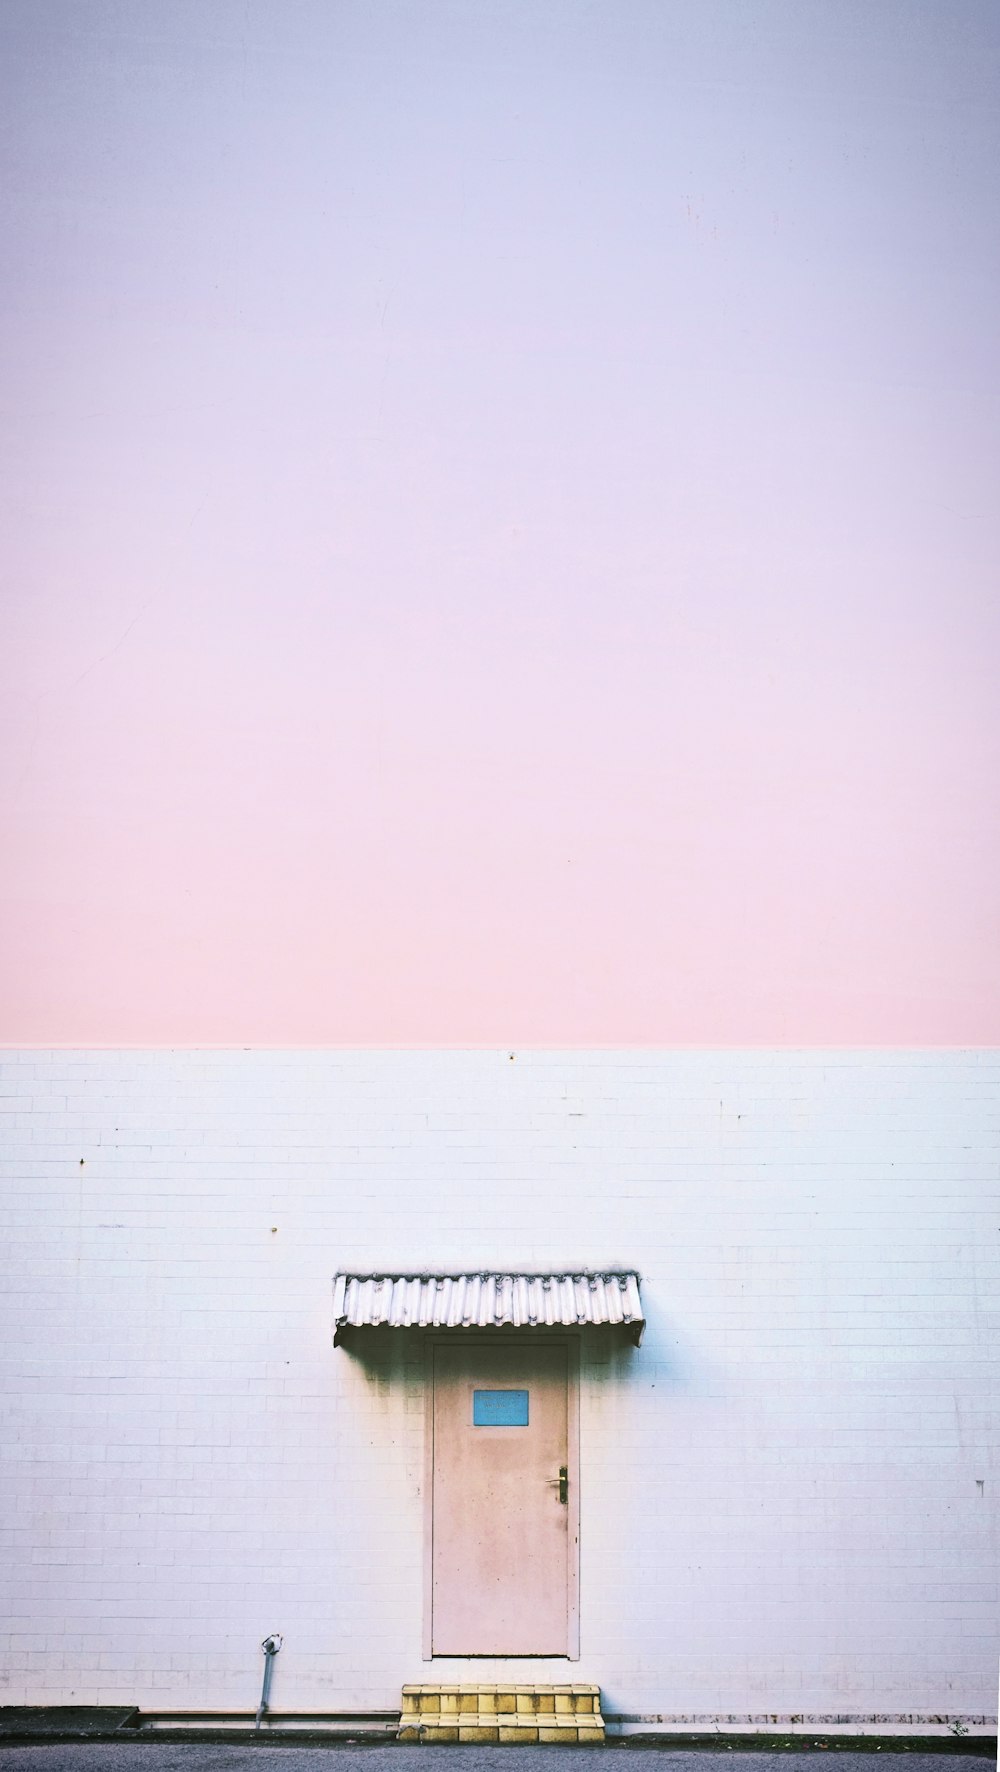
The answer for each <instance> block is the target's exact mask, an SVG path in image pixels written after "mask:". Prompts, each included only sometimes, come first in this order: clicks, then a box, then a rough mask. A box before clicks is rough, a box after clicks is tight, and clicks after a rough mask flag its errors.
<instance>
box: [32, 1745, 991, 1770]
mask: <svg viewBox="0 0 1000 1772" xmlns="http://www.w3.org/2000/svg"><path fill="white" fill-rule="evenodd" d="M898 1752H899V1750H898V1749H896V1750H893V1749H886V1750H880V1749H874V1750H871V1751H866V1752H854V1751H853V1750H851V1749H850V1748H836V1749H831V1750H829V1752H828V1753H824V1752H823V1751H822V1750H816V1749H813V1750H811V1751H810V1752H807V1753H799V1752H797V1751H795V1750H789V1749H784V1750H783V1751H780V1752H773V1753H772V1752H767V1751H759V1750H752V1751H751V1750H748V1749H741V1748H725V1749H720V1750H716V1749H714V1748H699V1749H695V1750H688V1751H687V1752H685V1751H684V1750H682V1749H677V1748H669V1747H660V1746H658V1745H657V1746H650V1747H642V1748H638V1747H637V1748H634V1749H623V1748H621V1747H559V1746H556V1747H456V1746H442V1747H402V1746H399V1745H397V1744H396V1743H391V1744H388V1745H384V1746H383V1745H381V1744H379V1745H377V1746H370V1747H369V1746H363V1747H356V1746H347V1745H344V1744H331V1745H330V1746H329V1747H327V1746H324V1747H296V1746H294V1745H293V1744H290V1743H289V1744H282V1745H280V1746H278V1745H276V1744H272V1743H270V1742H269V1743H267V1744H264V1743H263V1742H253V1743H250V1742H235V1741H234V1742H231V1743H230V1742H224V1743H211V1744H197V1743H193V1742H175V1741H163V1740H162V1739H161V1740H157V1741H149V1740H144V1741H126V1740H122V1739H121V1738H118V1739H116V1740H114V1741H84V1742H65V1743H63V1742H51V1743H46V1744H44V1745H42V1744H38V1743H34V1742H33V1743H30V1744H26V1745H25V1746H22V1747H18V1746H12V1745H5V1746H0V1772H723V1768H724V1767H725V1768H726V1772H818V1767H817V1760H820V1759H821V1758H822V1759H826V1758H829V1759H831V1760H833V1761H834V1762H835V1772H882V1768H883V1767H884V1764H885V1761H886V1760H887V1759H888V1760H890V1761H893V1762H896V1761H897V1755H898ZM901 1757H902V1758H903V1759H904V1760H905V1763H906V1772H973V1768H974V1766H975V1765H976V1764H977V1762H976V1761H975V1760H970V1759H969V1757H968V1756H966V1755H961V1754H950V1753H919V1752H913V1753H911V1752H908V1751H905V1750H904V1752H903V1754H902V1756H901ZM979 1763H980V1764H982V1763H983V1762H981V1761H980V1762H979ZM986 1764H989V1762H986ZM895 1772H903V1768H902V1767H901V1766H898V1764H897V1765H896V1767H895Z"/></svg>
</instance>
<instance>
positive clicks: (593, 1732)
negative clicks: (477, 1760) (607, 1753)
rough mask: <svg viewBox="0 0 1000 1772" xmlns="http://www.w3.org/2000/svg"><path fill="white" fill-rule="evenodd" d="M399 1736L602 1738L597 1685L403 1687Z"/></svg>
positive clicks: (427, 1740) (408, 1738) (444, 1739)
mask: <svg viewBox="0 0 1000 1772" xmlns="http://www.w3.org/2000/svg"><path fill="white" fill-rule="evenodd" d="M398 1739H399V1740H400V1741H418V1742H425V1743H427V1744H428V1745H430V1744H432V1743H438V1742H448V1741H478V1742H505V1743H511V1744H514V1743H517V1742H521V1743H522V1744H525V1745H526V1744H528V1743H530V1742H536V1741H537V1742H562V1743H565V1744H567V1745H573V1744H575V1743H577V1742H581V1741H596V1742H602V1741H603V1740H604V1718H603V1717H602V1715H601V1689H600V1687H599V1686H590V1685H574V1686H524V1685H509V1686H507V1685H492V1684H487V1685H484V1684H482V1683H481V1682H479V1681H475V1682H470V1683H468V1684H466V1685H460V1686H451V1685H446V1686H442V1685H431V1684H424V1685H419V1686H404V1687H403V1706H402V1711H401V1714H400V1720H399V1736H398Z"/></svg>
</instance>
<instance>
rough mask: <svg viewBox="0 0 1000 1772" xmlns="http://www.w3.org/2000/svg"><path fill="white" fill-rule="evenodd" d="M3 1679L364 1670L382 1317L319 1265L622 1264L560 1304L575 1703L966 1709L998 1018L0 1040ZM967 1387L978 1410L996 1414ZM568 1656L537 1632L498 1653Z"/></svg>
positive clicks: (306, 1680)
mask: <svg viewBox="0 0 1000 1772" xmlns="http://www.w3.org/2000/svg"><path fill="white" fill-rule="evenodd" d="M0 1075H2V1086H0V1087H2V1107H3V1110H4V1115H3V1123H4V1126H5V1128H6V1130H5V1133H4V1187H3V1215H4V1220H5V1226H4V1231H3V1247H4V1253H5V1257H6V1259H7V1260H8V1262H9V1265H10V1274H9V1278H8V1281H7V1285H6V1288H5V1292H6V1297H5V1303H4V1313H5V1319H4V1327H3V1340H2V1372H3V1380H2V1383H3V1404H4V1429H3V1438H2V1457H3V1461H4V1465H5V1476H4V1481H5V1497H6V1498H5V1502H4V1507H3V1510H2V1514H0V1533H2V1538H3V1564H4V1567H5V1571H6V1574H5V1587H6V1595H5V1602H4V1606H3V1622H2V1625H0V1632H2V1657H0V1660H2V1670H3V1671H2V1682H3V1684H2V1687H0V1702H6V1703H22V1702H26V1703H36V1702H43V1701H48V1702H71V1701H76V1702H91V1703H113V1702H119V1701H120V1702H122V1703H139V1704H141V1705H144V1706H147V1707H148V1706H152V1707H157V1708H164V1709H171V1708H174V1709H179V1708H191V1707H199V1708H201V1707H204V1708H220V1707H230V1706H231V1707H239V1708H243V1709H246V1708H248V1707H252V1706H253V1705H254V1704H255V1702H256V1699H257V1695H258V1691H259V1680H260V1673H261V1656H260V1652H259V1647H258V1645H259V1643H260V1640H261V1638H262V1637H263V1636H264V1635H265V1634H266V1633H267V1632H269V1631H272V1630H280V1631H281V1632H282V1633H283V1635H284V1640H285V1646H284V1649H283V1650H282V1653H281V1655H280V1657H279V1660H278V1663H277V1666H276V1670H275V1681H274V1688H273V1693H272V1700H273V1703H274V1705H275V1707H276V1708H279V1709H291V1708H301V1709H306V1710H324V1709H352V1708H357V1709H361V1710H369V1709H389V1708H391V1707H393V1706H397V1705H398V1702H399V1691H400V1686H401V1685H402V1683H403V1682H404V1681H409V1680H414V1679H420V1678H425V1677H428V1675H429V1674H430V1673H431V1672H433V1674H434V1676H435V1677H438V1676H440V1677H441V1678H448V1677H451V1678H461V1677H465V1678H468V1677H471V1676H472V1675H473V1674H474V1675H476V1676H482V1677H484V1678H488V1677H491V1672H492V1671H493V1670H494V1668H495V1673H496V1674H500V1673H501V1672H502V1673H503V1674H504V1675H505V1676H509V1675H510V1674H511V1673H512V1672H514V1673H516V1672H518V1671H519V1664H517V1663H504V1664H490V1663H485V1664H484V1663H482V1662H477V1663H474V1664H472V1665H471V1666H470V1664H467V1663H462V1662H457V1661H456V1662H451V1661H448V1662H443V1663H442V1662H435V1663H434V1664H433V1668H432V1669H431V1668H428V1666H427V1664H425V1663H423V1662H422V1661H421V1610H422V1585H421V1584H422V1532H423V1504H422V1496H421V1489H422V1485H423V1433H424V1367H423V1353H422V1348H421V1342H420V1337H419V1336H417V1335H413V1336H401V1337H400V1338H399V1341H398V1343H397V1344H396V1346H395V1351H393V1352H392V1353H390V1354H389V1356H388V1357H387V1358H380V1359H376V1360H375V1361H373V1362H371V1363H366V1364H362V1363H361V1362H359V1361H358V1360H357V1359H355V1358H353V1357H352V1356H351V1355H349V1354H347V1353H345V1352H344V1350H343V1349H340V1348H338V1349H336V1350H334V1348H333V1347H332V1345H331V1305H332V1296H331V1278H332V1275H333V1273H334V1271H335V1270H336V1269H338V1268H341V1267H346V1268H358V1269H392V1268H402V1269H406V1270H410V1269H420V1268H422V1267H427V1268H431V1269H434V1268H477V1267H495V1266H504V1267H509V1266H518V1265H525V1266H541V1267H545V1266H553V1267H562V1266H569V1267H573V1266H575V1265H580V1266H584V1265H601V1264H608V1265H615V1264H620V1265H627V1266H630V1265H635V1266H637V1267H638V1268H639V1269H640V1271H641V1273H642V1275H643V1290H644V1298H645V1303H646V1307H647V1312H648V1319H649V1327H648V1331H647V1335H646V1339H645V1341H644V1343H643V1346H642V1347H641V1349H639V1350H638V1351H636V1350H632V1349H629V1348H627V1347H625V1346H624V1345H622V1344H621V1343H619V1342H616V1341H614V1340H613V1339H610V1338H604V1339H600V1338H597V1339H595V1341H594V1342H593V1344H590V1343H586V1344H585V1346H584V1356H583V1364H582V1384H581V1503H582V1514H583V1519H582V1658H581V1660H580V1661H579V1662H577V1663H574V1664H572V1674H571V1676H570V1677H574V1678H578V1679H586V1680H596V1681H598V1682H599V1683H600V1685H601V1686H602V1688H603V1689H604V1693H605V1703H606V1707H607V1709H608V1710H610V1711H613V1712H623V1713H627V1714H630V1715H634V1716H663V1715H667V1716H678V1715H691V1714H701V1715H719V1716H722V1715H740V1714H744V1713H751V1714H759V1713H762V1712H768V1713H778V1714H790V1713H800V1712H807V1713H842V1714H844V1713H846V1714H849V1715H852V1716H857V1717H860V1718H864V1717H869V1716H872V1715H875V1714H885V1713H917V1714H921V1715H924V1714H940V1713H946V1714H948V1715H951V1716H959V1717H960V1716H963V1715H974V1714H982V1713H992V1711H993V1709H994V1700H995V1685H996V1653H997V1641H998V1629H997V1626H998V1616H997V1580H998V1572H997V1546H996V1519H997V1514H996V1487H995V1485H996V1474H997V1473H996V1459H995V1450H994V1443H993V1437H992V1436H991V1431H990V1422H991V1405H992V1404H995V1401H996V1391H995V1387H994V1388H993V1390H992V1392H991V1382H990V1381H991V1374H992V1375H993V1376H994V1378H995V1372H996V1367H995V1365H991V1359H992V1358H995V1345H996V1344H995V1342H994V1343H993V1346H992V1349H991V1343H990V1340H989V1337H990V1332H991V1329H994V1330H995V1327H996V1298H997V1289H996V1281H997V1274H998V1247H1000V1214H998V1210H997V1208H998V1198H997V1157H998V1143H1000V1133H998V1105H1000V1090H998V1082H1000V1054H998V1053H995V1052H982V1051H967V1052H962V1051H940V1052H931V1051H900V1052H888V1051H830V1052H818V1051H809V1052H793V1051H788V1052H785V1051H778V1052H764V1051H751V1052H728V1053H723V1052H687V1053H681V1052H660V1053H651V1052H632V1051H607V1052H599V1051H586V1052H568V1053H560V1052H547V1051H546V1052H540V1051H526V1052H520V1051H519V1052H517V1053H516V1054H514V1055H510V1054H509V1053H508V1052H506V1051H411V1052H391V1051H370V1052H366V1051H359V1052H343V1051H329V1052H318V1053H317V1052H296V1051H283V1052H266V1051H195V1052H167V1051H157V1052H120V1053H116V1052H76V1051H53V1052H39V1051H26V1052H22V1053H5V1054H3V1055H2V1060H0ZM993 1419H994V1421H995V1417H994V1418H993ZM520 1671H521V1673H522V1677H534V1678H545V1677H546V1675H547V1674H548V1677H550V1678H556V1679H558V1678H566V1677H567V1672H568V1670H567V1665H566V1664H565V1663H563V1662H560V1663H531V1664H530V1665H528V1666H525V1665H524V1664H521V1666H520Z"/></svg>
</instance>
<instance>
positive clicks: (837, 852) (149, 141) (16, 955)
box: [0, 0, 1000, 1044]
mask: <svg viewBox="0 0 1000 1772" xmlns="http://www.w3.org/2000/svg"><path fill="white" fill-rule="evenodd" d="M0 34H2V43H0V68H2V75H0V78H2V92H0V113H2V117H3V126H2V127H3V150H2V152H3V165H4V178H3V197H2V203H3V224H2V225H3V233H2V238H3V246H4V271H3V278H2V305H3V324H2V351H3V370H2V383H3V396H2V403H3V461H4V467H3V475H2V497H3V515H2V538H0V545H2V550H3V565H2V617H3V636H2V640H0V649H2V656H0V720H2V735H3V737H2V745H3V761H2V781H0V798H2V825H0V829H2V832H3V850H4V854H3V884H2V897H0V924H2V943H3V949H4V952H3V971H2V986H0V1004H2V1007H0V1039H3V1040H4V1041H6V1042H8V1043H36V1042H37V1043H43V1044H45V1043H52V1044H54V1043H70V1044H73V1043H90V1042H94V1043H150V1044H154V1043H170V1042H177V1043H199V1042H221V1043H229V1042H233V1043H237V1044H253V1043H274V1044H284V1043H291V1044H299V1043H303V1044H305V1043H313V1042H317V1043H323V1042H331V1043H355V1042H356V1043H368V1042H374V1043H381V1042H386V1043H418V1042H419V1043H422V1042H430V1043H439V1042H440V1043H454V1044H461V1043H480V1042H484V1043H485V1042H488V1043H492V1042H522V1043H566V1044H574V1043H599V1044H605V1043H606V1044H615V1043H630V1042H637V1043H641V1042H655V1043H663V1044H685V1043H689V1042H690V1043H701V1044H705V1043H710V1044H746V1043H804V1044H808V1043H827V1042H829V1043H861V1044H883V1043H889V1044H893V1043H899V1044H907V1043H929V1044H951V1043H979V1042H984V1043H990V1042H997V1041H1000V835H998V782H1000V695H998V678H1000V671H998V666H1000V643H998V642H1000V595H998V587H997V560H998V545H997V544H998V529H1000V497H998V489H1000V460H998V455H1000V451H998V425H1000V419H998V415H1000V388H998V381H1000V376H998V357H1000V349H998V332H1000V328H998V322H997V310H998V288H1000V281H998V260H1000V254H998V234H1000V200H998V197H997V190H998V186H1000V180H998V171H1000V152H998V147H1000V141H998V137H1000V104H998V93H1000V10H998V8H997V6H996V4H995V0H908V3H906V4H900V3H899V0H725V3H720V0H627V3H626V0H365V3H361V0H267V3H266V4H265V3H264V0H41V3H40V0H0Z"/></svg>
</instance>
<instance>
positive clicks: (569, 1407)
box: [422, 1329, 580, 1661]
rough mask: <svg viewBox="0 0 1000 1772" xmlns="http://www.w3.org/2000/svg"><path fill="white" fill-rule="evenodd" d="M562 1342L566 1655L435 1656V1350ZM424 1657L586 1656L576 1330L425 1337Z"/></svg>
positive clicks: (573, 1658) (535, 1658)
mask: <svg viewBox="0 0 1000 1772" xmlns="http://www.w3.org/2000/svg"><path fill="white" fill-rule="evenodd" d="M555 1341H559V1342H561V1343H562V1344H563V1346H564V1347H565V1349H566V1464H567V1471H568V1473H569V1500H568V1502H567V1507H568V1509H569V1514H568V1518H567V1521H566V1534H567V1542H566V1654H565V1655H564V1656H563V1655H544V1656H515V1655H510V1656H494V1655H487V1656H483V1655H476V1656H468V1657H466V1656H461V1655H437V1656H436V1655H435V1654H434V1649H433V1641H434V1616H433V1612H434V1351H435V1349H436V1348H439V1347H455V1346H456V1345H457V1346H461V1347H467V1348H468V1349H469V1350H470V1352H471V1351H473V1350H475V1349H476V1348H477V1347H490V1348H495V1347H498V1346H501V1347H511V1348H515V1347H516V1348H532V1347H537V1346H538V1345H539V1343H541V1344H542V1345H543V1346H546V1345H547V1346H551V1344H552V1343H553V1342H555ZM422 1659H423V1660H424V1661H464V1660H467V1659H468V1660H470V1661H496V1660H505V1661H521V1660H531V1661H579V1659H580V1336H579V1333H576V1334H574V1333H573V1331H572V1330H567V1331H565V1332H564V1331H563V1330H561V1329H559V1330H556V1329H535V1330H533V1331H532V1330H529V1331H528V1332H527V1333H522V1332H519V1331H511V1332H510V1333H508V1331H507V1330H505V1329H495V1330H493V1331H492V1333H487V1334H485V1335H481V1334H476V1333H475V1332H472V1331H469V1330H467V1329H453V1330H452V1331H451V1332H450V1334H444V1335H427V1336H425V1338H424V1616H423V1650H422Z"/></svg>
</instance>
